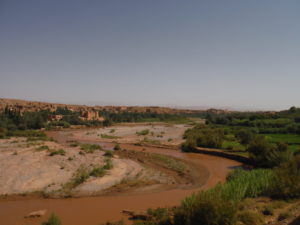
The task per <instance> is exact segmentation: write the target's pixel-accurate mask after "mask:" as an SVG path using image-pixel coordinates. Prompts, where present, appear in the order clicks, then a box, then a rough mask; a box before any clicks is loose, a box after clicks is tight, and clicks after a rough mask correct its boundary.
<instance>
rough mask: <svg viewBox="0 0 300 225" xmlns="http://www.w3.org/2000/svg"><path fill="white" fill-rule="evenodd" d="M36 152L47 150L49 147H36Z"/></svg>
mask: <svg viewBox="0 0 300 225" xmlns="http://www.w3.org/2000/svg"><path fill="white" fill-rule="evenodd" d="M36 150H37V151H44V150H49V147H48V146H47V145H42V146H40V147H38V148H37V149H36Z"/></svg>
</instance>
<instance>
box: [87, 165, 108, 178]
mask: <svg viewBox="0 0 300 225" xmlns="http://www.w3.org/2000/svg"><path fill="white" fill-rule="evenodd" d="M105 173H106V171H105V169H103V167H96V168H94V169H93V170H92V171H91V172H90V176H93V177H103V176H104V175H105Z"/></svg>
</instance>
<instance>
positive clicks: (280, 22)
mask: <svg viewBox="0 0 300 225" xmlns="http://www.w3.org/2000/svg"><path fill="white" fill-rule="evenodd" d="M299 12H300V1H299V0H294V1H293V0H286V1H282V0H264V1H261V0H251V1H246V0H226V1H224V0H207V1H202V0H193V1H192V0H181V1H179V0H126V1H125V0H98V1H96V0H94V1H92V0H84V1H83V0H81V1H77V0H42V1H41V0H26V1H24V0H19V1H16V0H0V98H16V99H25V100H37V101H48V102H59V103H72V104H89V105H157V106H169V107H170V106H171V107H193V108H197V107H199V108H210V107H214V108H225V109H238V110H282V109H287V108H289V107H290V106H293V105H295V106H300V25H299V24H300V13H299Z"/></svg>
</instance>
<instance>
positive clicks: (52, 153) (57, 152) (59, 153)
mask: <svg viewBox="0 0 300 225" xmlns="http://www.w3.org/2000/svg"><path fill="white" fill-rule="evenodd" d="M54 155H66V151H65V150H64V149H58V150H57V151H52V152H50V154H49V156H54Z"/></svg>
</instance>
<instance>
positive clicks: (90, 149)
mask: <svg viewBox="0 0 300 225" xmlns="http://www.w3.org/2000/svg"><path fill="white" fill-rule="evenodd" d="M80 149H81V150H83V151H84V152H85V153H93V152H94V151H95V150H100V149H102V148H101V146H100V145H96V144H81V145H80Z"/></svg>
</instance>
